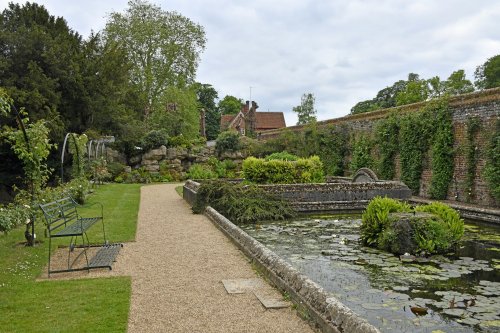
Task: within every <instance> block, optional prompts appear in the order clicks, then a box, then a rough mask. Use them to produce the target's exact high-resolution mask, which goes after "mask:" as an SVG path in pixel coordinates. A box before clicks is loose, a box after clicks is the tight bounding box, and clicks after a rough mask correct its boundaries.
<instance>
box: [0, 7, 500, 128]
mask: <svg viewBox="0 0 500 333" xmlns="http://www.w3.org/2000/svg"><path fill="white" fill-rule="evenodd" d="M8 2H10V1H5V0H0V8H2V9H4V8H6V7H7V4H8ZM14 2H17V1H14ZM32 2H36V3H38V4H41V5H44V6H45V7H46V8H47V10H48V11H49V13H50V14H51V15H54V16H62V17H64V18H65V19H66V21H67V22H68V25H69V26H70V27H71V28H72V29H73V30H75V31H77V32H79V33H80V34H81V35H82V36H83V37H88V36H89V34H90V32H91V31H92V30H93V31H94V32H97V31H100V30H102V29H104V27H105V24H106V20H107V18H108V16H109V14H110V13H112V12H124V11H125V9H126V8H127V1H126V0H81V1H73V0H35V1H32ZM150 2H151V3H154V4H156V5H158V6H160V7H161V8H162V9H163V10H165V11H176V12H178V13H180V14H182V15H183V16H186V17H188V18H189V19H191V20H192V21H194V22H196V23H198V24H200V25H202V26H203V27H204V29H205V33H206V37H207V45H206V49H205V51H204V52H203V54H202V55H201V61H200V64H199V68H198V72H197V81H198V82H201V83H208V84H211V85H212V86H213V87H214V88H215V89H216V90H217V91H218V94H219V98H221V99H222V98H223V97H224V96H225V95H232V96H235V97H238V98H241V99H242V100H244V101H245V100H250V99H252V100H255V101H257V103H258V105H259V109H258V111H283V112H284V113H285V119H286V123H287V126H291V125H295V123H296V122H297V116H296V114H295V113H294V112H293V111H292V108H293V107H294V106H297V105H299V104H300V99H301V96H302V95H303V94H304V93H313V94H314V96H315V98H316V104H315V106H316V109H317V118H318V120H325V119H331V118H337V117H342V116H345V115H347V114H349V111H350V109H351V107H352V106H354V105H355V104H356V103H357V102H359V101H362V100H366V99H371V98H373V97H375V95H376V94H377V92H378V91H379V90H381V89H383V88H385V87H387V86H391V85H392V84H393V83H394V82H396V81H398V80H405V79H406V78H407V76H408V73H417V74H419V75H420V77H421V78H424V79H428V78H431V77H433V76H436V75H437V76H439V77H440V78H441V79H442V80H445V79H446V78H448V77H449V75H450V74H451V73H452V72H454V71H456V70H459V69H464V70H465V73H466V76H467V78H468V79H469V80H471V81H473V80H474V70H475V69H476V67H477V66H478V65H481V64H484V62H486V60H488V58H490V57H492V56H495V55H498V54H500V1H498V0H475V1H471V0H439V1H436V0H255V1H252V0H246V1H242V0H204V1H202V0H169V1H166V0H150ZM20 3H24V1H20Z"/></svg>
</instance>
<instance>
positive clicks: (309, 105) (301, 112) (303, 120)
mask: <svg viewBox="0 0 500 333" xmlns="http://www.w3.org/2000/svg"><path fill="white" fill-rule="evenodd" d="M315 101H316V99H315V98H314V95H313V94H312V93H307V94H303V95H302V98H301V100H300V105H298V106H296V107H294V108H293V112H296V113H297V116H298V117H299V120H298V121H297V125H304V124H307V123H310V122H313V121H316V109H315V108H314V102H315Z"/></svg>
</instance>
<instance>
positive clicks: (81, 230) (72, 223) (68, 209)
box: [40, 197, 122, 277]
mask: <svg viewBox="0 0 500 333" xmlns="http://www.w3.org/2000/svg"><path fill="white" fill-rule="evenodd" d="M92 205H100V207H101V214H100V215H99V216H92V217H83V216H81V215H80V214H79V213H78V209H77V206H78V204H77V203H76V202H75V201H74V200H73V199H72V198H71V197H66V198H63V199H60V200H57V201H53V202H49V203H47V204H43V205H40V208H41V209H42V211H43V215H44V217H45V220H46V222H47V236H48V238H49V260H48V261H49V263H48V276H49V277H50V274H51V273H61V272H72V271H78V270H90V269H91V268H104V267H107V268H109V269H111V264H112V263H113V262H114V260H115V258H116V256H117V255H118V251H119V249H120V247H122V245H121V244H108V240H107V238H106V230H105V228H104V215H103V211H104V207H103V205H102V204H101V203H99V202H97V203H94V204H92ZM92 205H91V206H92ZM98 222H101V224H102V234H103V239H104V242H103V244H99V245H91V244H90V241H89V237H88V235H87V230H88V229H89V228H91V227H92V226H93V225H94V224H96V223H98ZM59 237H70V241H69V250H68V267H67V268H66V269H57V270H52V269H51V255H52V238H59ZM79 238H81V245H77V242H78V239H79ZM95 246H97V247H100V249H99V251H98V252H97V254H96V255H95V257H94V258H93V259H91V260H89V258H88V255H87V250H88V249H89V248H90V247H95ZM76 247H78V248H82V251H81V252H80V253H79V254H77V255H76V256H75V258H73V260H71V254H72V252H74V249H75V248H76ZM81 255H84V256H85V265H84V266H83V267H76V268H75V267H73V266H74V264H75V263H76V261H77V260H78V259H79V257H80V256H81Z"/></svg>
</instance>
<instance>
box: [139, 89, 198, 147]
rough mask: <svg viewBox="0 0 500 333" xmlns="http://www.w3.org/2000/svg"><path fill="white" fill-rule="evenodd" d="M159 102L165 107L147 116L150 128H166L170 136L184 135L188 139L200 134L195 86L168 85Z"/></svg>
mask: <svg viewBox="0 0 500 333" xmlns="http://www.w3.org/2000/svg"><path fill="white" fill-rule="evenodd" d="M159 102H160V103H161V105H164V109H163V110H157V111H155V112H153V113H152V114H151V116H150V117H148V118H147V120H146V123H147V124H148V127H149V129H150V130H165V131H166V132H167V134H168V135H169V136H179V135H182V136H184V137H186V138H188V139H189V138H194V137H196V136H197V135H198V134H199V130H200V126H199V125H200V123H199V119H200V115H199V107H198V101H197V97H196V91H195V89H194V88H192V87H191V88H189V89H188V88H184V89H181V88H177V87H173V86H171V87H168V88H167V90H166V91H165V93H164V94H163V95H162V99H161V100H160V101H159Z"/></svg>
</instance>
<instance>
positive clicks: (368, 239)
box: [361, 197, 411, 246]
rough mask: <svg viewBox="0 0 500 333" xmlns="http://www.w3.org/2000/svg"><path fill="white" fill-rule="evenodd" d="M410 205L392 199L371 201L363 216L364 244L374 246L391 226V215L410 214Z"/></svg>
mask: <svg viewBox="0 0 500 333" xmlns="http://www.w3.org/2000/svg"><path fill="white" fill-rule="evenodd" d="M409 211H411V207H410V205H408V204H407V203H404V202H401V201H398V200H395V199H391V198H382V197H376V198H374V199H373V200H371V201H370V203H369V204H368V206H367V207H366V210H365V211H364V213H363V216H362V224H361V240H362V242H363V244H365V245H368V246H374V245H376V244H377V242H378V238H379V235H380V233H382V232H383V231H384V230H385V229H386V228H387V227H388V224H389V214H390V213H395V212H409Z"/></svg>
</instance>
